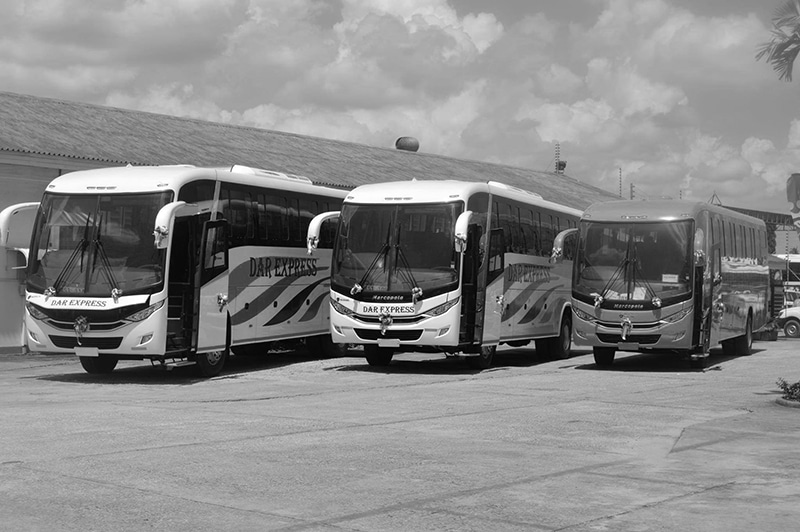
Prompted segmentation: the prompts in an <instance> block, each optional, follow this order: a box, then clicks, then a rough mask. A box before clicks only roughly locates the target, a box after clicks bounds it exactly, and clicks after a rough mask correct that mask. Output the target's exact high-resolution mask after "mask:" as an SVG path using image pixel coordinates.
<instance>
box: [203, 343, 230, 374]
mask: <svg viewBox="0 0 800 532" xmlns="http://www.w3.org/2000/svg"><path fill="white" fill-rule="evenodd" d="M227 359H228V350H227V349H219V350H216V351H209V352H207V353H199V354H197V355H196V356H195V363H196V364H197V373H199V374H200V376H201V377H216V376H217V375H219V374H220V372H221V371H222V368H223V367H224V366H225V361H226V360H227Z"/></svg>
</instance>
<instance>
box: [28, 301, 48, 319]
mask: <svg viewBox="0 0 800 532" xmlns="http://www.w3.org/2000/svg"><path fill="white" fill-rule="evenodd" d="M25 308H27V309H28V313H29V314H30V315H31V318H33V319H35V320H46V319H47V314H45V313H44V312H42V311H41V309H40V308H39V307H37V306H36V305H34V304H32V303H25Z"/></svg>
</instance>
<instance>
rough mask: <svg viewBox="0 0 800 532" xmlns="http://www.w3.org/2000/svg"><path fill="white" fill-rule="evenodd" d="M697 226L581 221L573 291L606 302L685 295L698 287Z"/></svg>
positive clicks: (677, 223) (679, 222)
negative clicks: (694, 266) (694, 273)
mask: <svg viewBox="0 0 800 532" xmlns="http://www.w3.org/2000/svg"><path fill="white" fill-rule="evenodd" d="M692 225H693V222H692V221H691V220H682V221H675V222H646V223H644V222H642V223H635V224H631V223H612V222H591V221H583V222H581V225H580V243H579V246H578V248H579V249H578V257H577V267H576V270H575V279H574V280H573V290H574V291H575V293H576V294H581V295H584V296H591V297H593V298H595V300H597V298H598V297H599V298H601V299H600V300H601V301H602V300H612V301H613V300H616V301H652V300H654V299H655V298H657V299H658V300H665V299H668V298H669V299H672V298H674V297H677V296H685V295H686V294H688V293H690V292H691V287H692V284H691V283H692V268H691V266H692V259H693V254H692V241H691V235H692V234H693V233H692ZM657 306H658V305H657Z"/></svg>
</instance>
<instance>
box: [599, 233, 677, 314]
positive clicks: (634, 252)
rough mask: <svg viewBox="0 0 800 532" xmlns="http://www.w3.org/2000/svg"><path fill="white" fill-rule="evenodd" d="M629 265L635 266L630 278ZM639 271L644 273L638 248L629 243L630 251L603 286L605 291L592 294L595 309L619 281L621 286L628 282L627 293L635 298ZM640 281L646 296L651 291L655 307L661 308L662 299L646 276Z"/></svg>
mask: <svg viewBox="0 0 800 532" xmlns="http://www.w3.org/2000/svg"><path fill="white" fill-rule="evenodd" d="M629 265H632V266H633V268H631V271H630V276H628V274H627V272H628V266H629ZM637 270H638V271H639V273H642V271H641V270H642V267H641V264H640V262H639V254H638V246H637V245H636V244H635V243H634V242H632V241H629V243H628V249H627V250H626V252H625V257H623V258H622V261H621V262H620V263H619V265H618V266H617V268H616V269H615V270H614V273H613V274H612V275H611V277H610V278H609V279H608V282H606V284H605V285H604V286H603V289H602V290H601V291H600V293H597V292H595V293H594V294H591V295H593V296H594V306H595V307H599V306H600V304H601V303H602V302H603V300H604V299H605V297H606V294H607V293H608V290H609V289H610V288H611V287H613V286H614V284H615V283H616V282H617V281H620V284H624V283H625V280H626V279H627V281H628V282H627V284H628V286H627V288H626V291H627V293H628V298H633V293H634V290H635V289H636V271H637ZM640 281H641V283H642V285H643V286H644V288H645V296H646V295H647V292H648V291H649V292H650V293H651V294H652V296H653V297H652V302H653V305H654V306H655V307H660V306H661V299H660V298H659V297H658V295H657V294H656V291H655V290H654V289H653V287H652V286H651V285H650V283H649V282H648V281H647V278H646V277H645V276H644V274H642V275H641V279H640Z"/></svg>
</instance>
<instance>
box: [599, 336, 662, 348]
mask: <svg viewBox="0 0 800 532" xmlns="http://www.w3.org/2000/svg"><path fill="white" fill-rule="evenodd" d="M597 339H598V340H600V341H601V342H603V343H606V344H620V343H623V344H624V343H629V344H639V345H652V344H654V343H656V342H658V341H659V340H660V339H661V335H660V334H629V335H628V339H627V340H623V339H622V335H621V334H608V333H597Z"/></svg>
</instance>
